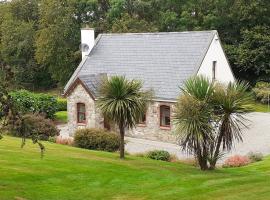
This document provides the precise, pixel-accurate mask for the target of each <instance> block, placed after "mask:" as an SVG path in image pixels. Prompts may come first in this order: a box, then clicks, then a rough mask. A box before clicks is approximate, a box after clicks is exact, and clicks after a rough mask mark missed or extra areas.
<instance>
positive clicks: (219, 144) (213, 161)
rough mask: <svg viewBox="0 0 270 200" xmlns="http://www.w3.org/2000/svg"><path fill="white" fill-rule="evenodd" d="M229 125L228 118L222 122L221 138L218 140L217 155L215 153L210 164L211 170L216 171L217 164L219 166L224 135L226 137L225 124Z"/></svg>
mask: <svg viewBox="0 0 270 200" xmlns="http://www.w3.org/2000/svg"><path fill="white" fill-rule="evenodd" d="M225 123H227V118H225V119H224V120H223V122H222V125H221V129H220V133H219V136H218V139H217V145H216V148H215V153H214V156H213V158H212V160H211V162H210V169H211V170H212V169H215V168H216V164H217V160H218V155H219V152H220V146H221V143H222V138H223V135H224V129H225V128H224V126H225V125H224V124H225Z"/></svg>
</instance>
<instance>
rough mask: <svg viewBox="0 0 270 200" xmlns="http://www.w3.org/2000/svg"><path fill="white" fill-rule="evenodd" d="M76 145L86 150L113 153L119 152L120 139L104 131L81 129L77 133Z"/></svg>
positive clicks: (112, 133) (116, 135)
mask: <svg viewBox="0 0 270 200" xmlns="http://www.w3.org/2000/svg"><path fill="white" fill-rule="evenodd" d="M74 145H75V146H77V147H80V148H85V149H92V150H102V151H109V152H113V151H117V150H119V147H120V137H119V136H118V134H116V133H114V132H109V131H106V130H104V129H93V128H86V129H79V130H77V131H76V132H75V137H74Z"/></svg>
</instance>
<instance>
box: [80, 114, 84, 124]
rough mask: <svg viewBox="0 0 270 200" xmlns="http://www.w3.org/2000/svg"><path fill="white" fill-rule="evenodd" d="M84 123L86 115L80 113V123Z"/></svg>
mask: <svg viewBox="0 0 270 200" xmlns="http://www.w3.org/2000/svg"><path fill="white" fill-rule="evenodd" d="M84 121H85V114H84V113H79V122H84Z"/></svg>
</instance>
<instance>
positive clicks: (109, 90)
mask: <svg viewBox="0 0 270 200" xmlns="http://www.w3.org/2000/svg"><path fill="white" fill-rule="evenodd" d="M150 98H151V94H150V92H149V91H146V92H145V91H142V82H140V81H138V80H131V81H129V80H127V79H126V78H125V77H123V76H113V77H111V78H110V79H106V80H104V81H103V84H102V85H101V88H100V98H99V99H98V101H97V106H98V107H99V109H100V110H101V112H102V113H103V115H104V116H106V117H108V118H109V119H111V120H112V121H113V122H115V123H116V124H120V123H121V124H122V125H123V126H124V127H126V128H133V127H134V126H136V124H137V123H138V122H139V120H140V118H141V115H142V113H144V112H145V109H146V107H147V103H148V102H149V99H150Z"/></svg>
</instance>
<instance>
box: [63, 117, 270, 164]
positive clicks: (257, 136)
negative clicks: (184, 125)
mask: <svg viewBox="0 0 270 200" xmlns="http://www.w3.org/2000/svg"><path fill="white" fill-rule="evenodd" d="M247 118H248V119H249V120H250V122H249V124H250V126H249V129H245V130H244V131H243V133H244V134H243V142H242V143H237V144H235V147H234V149H233V150H232V151H231V152H229V153H228V154H227V155H226V157H227V156H229V155H235V154H240V155H246V154H247V153H249V152H250V151H253V152H261V153H263V154H264V155H267V154H270V114H269V113H250V114H248V115H247ZM59 128H60V129H61V135H62V136H63V137H67V136H68V134H67V127H66V125H60V126H59ZM126 140H127V144H126V150H127V152H129V153H131V154H134V153H143V152H146V151H149V150H155V149H159V150H161V149H162V150H167V151H168V152H170V153H171V154H174V155H176V156H177V157H178V158H179V159H184V158H187V157H190V156H189V155H187V154H186V153H185V152H182V151H181V149H180V147H179V146H177V145H176V144H171V143H166V142H158V141H151V140H145V139H138V138H131V137H126Z"/></svg>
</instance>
